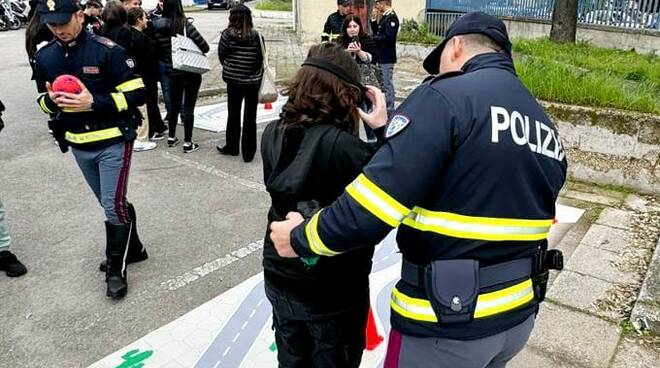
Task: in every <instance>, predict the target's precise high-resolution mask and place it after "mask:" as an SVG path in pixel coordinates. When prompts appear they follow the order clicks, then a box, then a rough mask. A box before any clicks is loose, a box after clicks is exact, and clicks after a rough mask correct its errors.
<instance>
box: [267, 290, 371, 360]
mask: <svg viewBox="0 0 660 368" xmlns="http://www.w3.org/2000/svg"><path fill="white" fill-rule="evenodd" d="M266 296H267V297H268V300H269V301H270V303H271V305H272V306H273V310H274V313H273V328H274V329H275V331H276V333H275V342H276V344H277V355H278V361H279V362H280V364H279V367H280V368H309V367H315V368H357V367H359V366H360V361H361V360H362V351H363V350H364V347H365V344H366V342H365V337H364V331H365V327H366V325H367V313H368V311H369V300H368V299H365V300H361V301H356V302H355V306H354V307H353V308H351V309H348V310H345V311H341V312H339V313H336V314H332V315H325V316H319V315H315V314H313V313H310V310H309V307H308V306H307V305H306V304H305V303H301V302H299V301H296V300H295V299H294V298H291V297H289V296H287V294H286V293H278V292H277V291H276V290H274V289H271V288H268V287H266Z"/></svg>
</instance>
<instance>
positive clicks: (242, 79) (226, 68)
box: [218, 28, 263, 84]
mask: <svg viewBox="0 0 660 368" xmlns="http://www.w3.org/2000/svg"><path fill="white" fill-rule="evenodd" d="M261 40H262V38H261V35H259V33H257V32H256V31H253V34H252V35H251V36H248V37H245V38H243V37H241V36H240V34H238V33H237V32H236V31H234V30H233V29H229V28H228V29H225V30H224V31H222V35H221V36H220V41H219V42H218V58H219V59H220V63H221V64H222V80H224V81H225V82H227V83H234V84H260V83H261V75H262V73H263V66H262V64H263V53H262V51H261Z"/></svg>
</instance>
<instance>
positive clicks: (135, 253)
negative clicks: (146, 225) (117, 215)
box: [99, 203, 149, 272]
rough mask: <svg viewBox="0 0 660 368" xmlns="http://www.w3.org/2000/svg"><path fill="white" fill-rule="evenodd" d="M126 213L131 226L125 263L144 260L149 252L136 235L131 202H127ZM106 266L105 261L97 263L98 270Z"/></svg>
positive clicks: (134, 214)
mask: <svg viewBox="0 0 660 368" xmlns="http://www.w3.org/2000/svg"><path fill="white" fill-rule="evenodd" d="M128 215H129V217H130V218H131V222H132V224H133V226H132V228H131V236H130V242H129V244H128V255H127V256H126V263H127V264H130V263H137V262H142V261H144V260H146V259H147V258H149V254H147V249H146V248H145V247H144V245H143V244H142V242H141V241H140V237H139V236H138V230H137V215H136V213H135V208H134V207H133V205H132V204H131V203H129V204H128ZM106 267H107V265H106V262H105V261H103V262H101V264H100V265H99V271H101V272H105V270H106Z"/></svg>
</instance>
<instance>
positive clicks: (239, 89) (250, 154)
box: [226, 83, 259, 161]
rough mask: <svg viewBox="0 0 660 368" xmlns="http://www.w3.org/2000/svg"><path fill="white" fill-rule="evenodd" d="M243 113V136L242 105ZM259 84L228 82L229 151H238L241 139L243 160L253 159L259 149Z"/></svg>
mask: <svg viewBox="0 0 660 368" xmlns="http://www.w3.org/2000/svg"><path fill="white" fill-rule="evenodd" d="M243 101H245V110H244V113H243V136H242V137H241V105H242V104H243ZM258 104H259V85H258V84H234V83H227V113H228V116H227V134H226V136H227V146H226V147H227V151H228V152H229V153H238V148H239V147H238V144H239V140H240V145H241V152H242V153H243V160H245V161H251V160H252V158H254V154H255V152H256V150H257V106H258Z"/></svg>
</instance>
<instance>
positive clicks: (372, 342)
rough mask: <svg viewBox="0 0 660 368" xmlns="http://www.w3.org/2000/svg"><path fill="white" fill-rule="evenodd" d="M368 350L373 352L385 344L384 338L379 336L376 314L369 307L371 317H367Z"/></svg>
mask: <svg viewBox="0 0 660 368" xmlns="http://www.w3.org/2000/svg"><path fill="white" fill-rule="evenodd" d="M366 337H367V346H366V347H367V350H369V351H371V350H374V349H375V348H377V347H378V345H380V343H381V342H383V336H381V335H379V334H378V329H377V328H376V320H375V319H374V313H373V312H372V311H371V307H369V315H368V316H367V331H366Z"/></svg>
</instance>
